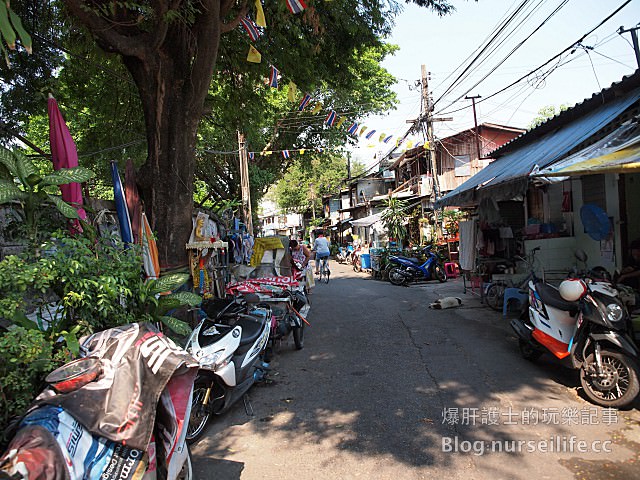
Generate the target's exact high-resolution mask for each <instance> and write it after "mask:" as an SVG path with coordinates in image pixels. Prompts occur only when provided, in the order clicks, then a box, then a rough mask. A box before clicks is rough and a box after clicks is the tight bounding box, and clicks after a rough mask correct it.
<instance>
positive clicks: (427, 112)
mask: <svg viewBox="0 0 640 480" xmlns="http://www.w3.org/2000/svg"><path fill="white" fill-rule="evenodd" d="M421 70H422V72H421V73H422V112H423V114H422V117H421V119H420V120H421V121H423V122H426V124H427V144H428V147H429V148H428V151H429V165H430V167H431V175H432V176H433V192H434V194H435V198H436V200H437V199H438V194H439V193H440V188H439V187H438V169H437V165H436V145H435V142H434V140H433V112H432V107H431V98H430V97H429V74H428V73H427V67H426V65H422V67H421Z"/></svg>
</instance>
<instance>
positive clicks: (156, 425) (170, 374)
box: [0, 324, 197, 480]
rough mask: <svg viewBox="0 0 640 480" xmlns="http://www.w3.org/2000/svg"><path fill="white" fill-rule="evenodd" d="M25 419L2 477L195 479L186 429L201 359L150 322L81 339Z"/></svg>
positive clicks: (2, 462)
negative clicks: (73, 355) (76, 352)
mask: <svg viewBox="0 0 640 480" xmlns="http://www.w3.org/2000/svg"><path fill="white" fill-rule="evenodd" d="M81 353H82V355H83V356H82V358H80V359H78V360H75V361H73V362H70V363H68V364H66V365H64V366H62V367H60V368H58V369H57V370H55V371H53V372H52V373H51V374H50V375H49V376H48V377H47V378H46V381H47V382H48V383H49V385H50V386H49V387H48V388H47V389H45V390H44V391H43V392H42V393H41V394H40V395H39V396H38V397H37V399H36V401H35V402H34V404H33V405H32V407H31V408H30V409H29V411H28V412H27V414H26V415H25V416H24V417H23V418H22V419H21V420H20V421H19V423H18V425H17V430H16V434H15V436H14V437H13V439H12V440H11V443H10V444H9V447H8V449H7V452H6V453H5V454H4V455H3V456H2V458H0V470H1V473H0V478H11V479H15V480H17V479H29V480H50V479H70V480H84V479H88V478H100V479H105V480H133V479H140V478H144V479H145V480H156V479H167V480H174V479H182V480H187V479H191V478H193V472H192V469H191V459H190V455H189V450H188V448H187V445H186V442H185V437H186V425H187V423H188V419H189V415H190V409H191V394H192V389H193V380H194V377H195V375H196V372H197V363H196V362H195V360H194V359H193V358H192V357H191V356H190V355H188V354H187V353H186V352H185V351H184V350H182V349H181V348H179V347H178V346H176V345H175V344H174V343H173V342H172V341H171V340H169V339H168V338H166V337H165V336H164V335H163V334H162V333H160V332H159V331H158V330H156V329H155V327H153V326H151V325H149V324H130V325H125V326H121V327H116V328H112V329H109V330H105V331H103V332H99V333H96V334H94V335H92V336H90V337H88V339H87V340H85V341H83V343H82V347H81Z"/></svg>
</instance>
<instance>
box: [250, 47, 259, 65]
mask: <svg viewBox="0 0 640 480" xmlns="http://www.w3.org/2000/svg"><path fill="white" fill-rule="evenodd" d="M261 61H262V55H260V52H259V51H258V50H256V49H255V48H254V47H253V45H249V53H248V54H247V62H251V63H260V62H261Z"/></svg>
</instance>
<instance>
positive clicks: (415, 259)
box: [396, 255, 422, 265]
mask: <svg viewBox="0 0 640 480" xmlns="http://www.w3.org/2000/svg"><path fill="white" fill-rule="evenodd" d="M396 258H398V259H402V260H409V261H410V262H413V263H415V264H417V265H422V262H421V261H420V259H418V258H409V257H402V256H400V255H398V256H397V257H396Z"/></svg>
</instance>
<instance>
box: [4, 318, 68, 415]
mask: <svg viewBox="0 0 640 480" xmlns="http://www.w3.org/2000/svg"><path fill="white" fill-rule="evenodd" d="M64 360H65V355H64V352H58V353H55V348H54V344H53V342H52V340H51V339H50V338H48V337H47V336H46V335H45V333H43V332H40V331H38V330H28V329H26V328H23V327H15V328H13V329H11V330H10V331H8V332H6V333H4V334H3V335H0V411H1V412H2V414H1V415H0V422H1V424H2V425H5V424H6V423H7V421H8V420H9V419H10V418H11V417H13V416H16V415H20V414H22V413H23V412H24V410H25V409H26V408H27V406H28V405H29V404H30V403H31V401H32V400H33V397H34V396H35V395H36V394H37V393H39V392H40V390H42V388H43V387H44V381H43V379H44V377H45V376H46V374H47V373H49V372H50V371H52V370H54V369H55V368H56V367H58V366H59V365H60V364H61V363H62V362H63V361H64Z"/></svg>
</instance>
